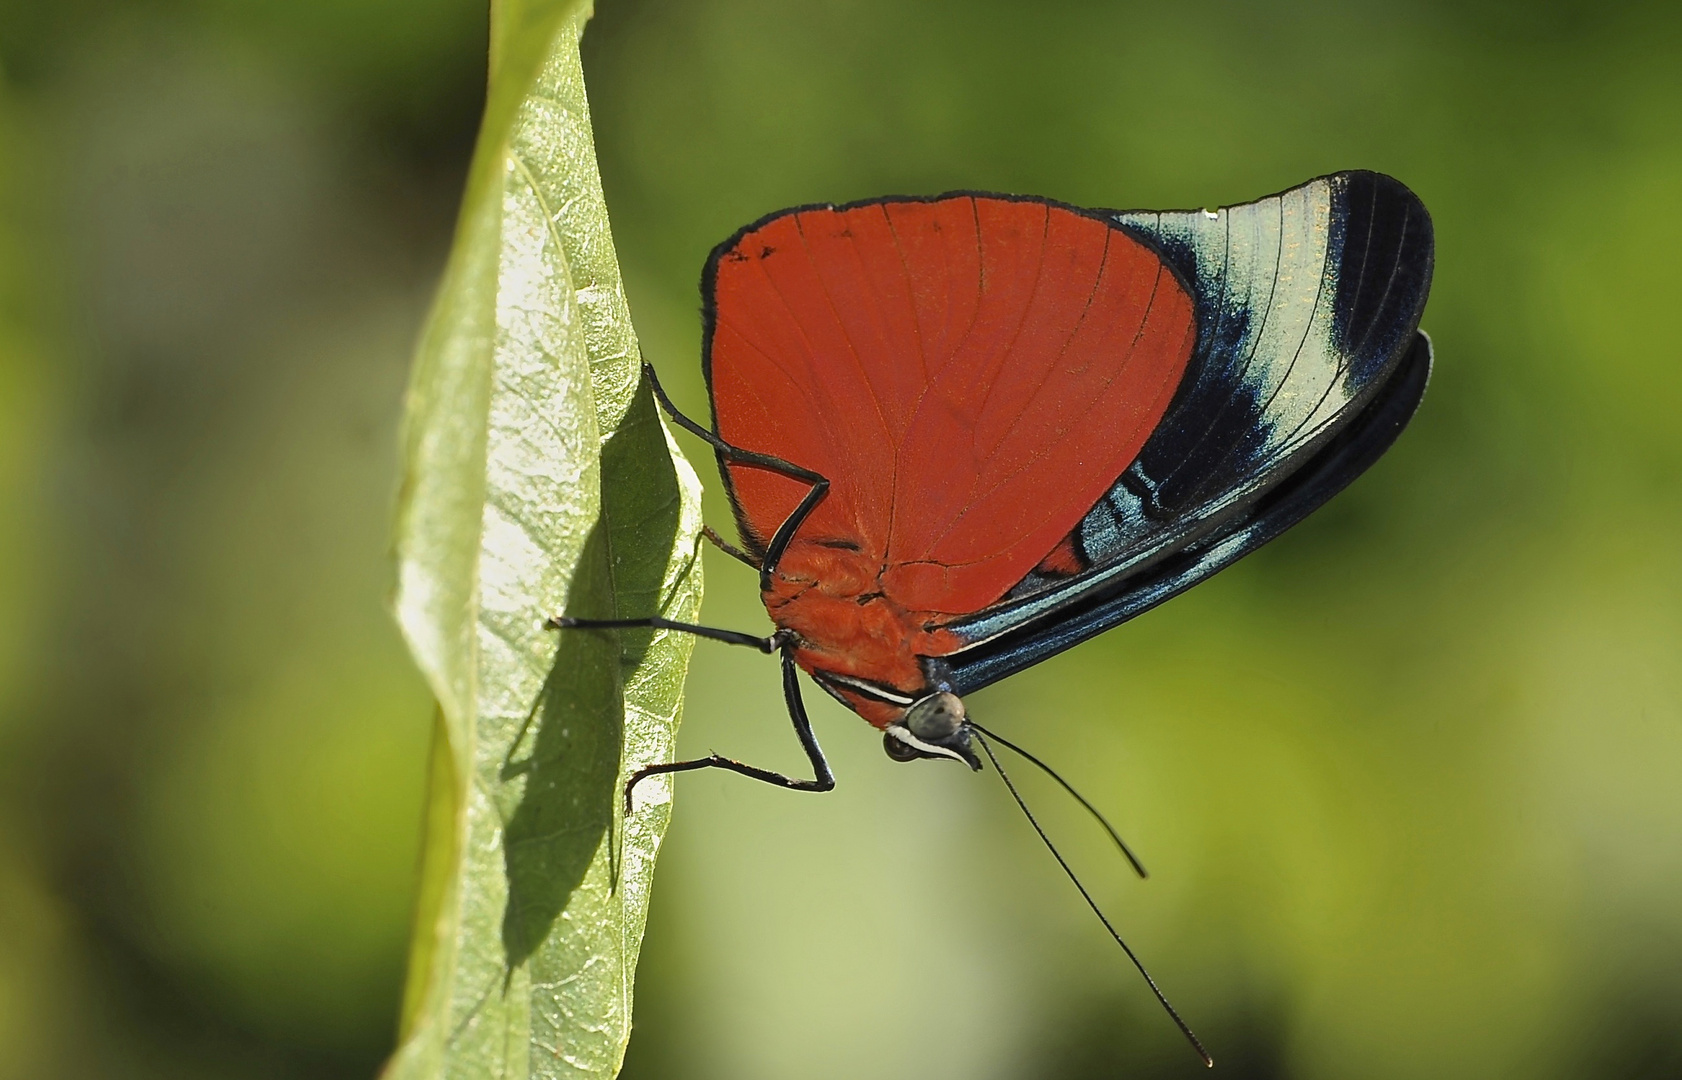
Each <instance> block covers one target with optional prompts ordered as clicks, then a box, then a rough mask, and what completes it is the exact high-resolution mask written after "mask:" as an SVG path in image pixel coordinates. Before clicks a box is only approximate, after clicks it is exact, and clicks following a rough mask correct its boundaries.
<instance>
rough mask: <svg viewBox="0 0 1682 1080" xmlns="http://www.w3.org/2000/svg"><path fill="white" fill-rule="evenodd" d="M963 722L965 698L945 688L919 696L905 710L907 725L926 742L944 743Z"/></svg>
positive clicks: (912, 732)
mask: <svg viewBox="0 0 1682 1080" xmlns="http://www.w3.org/2000/svg"><path fill="white" fill-rule="evenodd" d="M963 723H964V702H963V699H961V698H959V697H958V695H956V694H949V693H947V692H946V691H944V690H942V691H940V692H938V693H934V694H930V695H929V696H928V697H925V698H919V699H918V700H917V701H916V702H915V703H913V704H912V706H911V708H909V709H907V710H906V711H905V726H906V727H908V728H910V729H911V734H913V735H915V736H917V737H918V738H919V739H922V740H923V741H924V742H932V743H944V742H945V741H946V740H948V739H950V738H951V737H952V736H953V735H956V734H957V733H958V728H960V727H962V726H963Z"/></svg>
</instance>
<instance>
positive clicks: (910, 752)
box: [882, 731, 930, 761]
mask: <svg viewBox="0 0 1682 1080" xmlns="http://www.w3.org/2000/svg"><path fill="white" fill-rule="evenodd" d="M882 749H884V750H886V751H887V752H888V756H889V757H891V758H893V759H894V760H895V761H916V760H917V759H918V758H920V757H929V756H930V755H928V754H925V753H923V752H922V751H921V750H919V749H917V748H916V747H915V746H912V745H911V744H910V743H905V742H901V741H899V740H898V739H896V738H894V736H893V733H892V732H889V731H884V732H883V733H882Z"/></svg>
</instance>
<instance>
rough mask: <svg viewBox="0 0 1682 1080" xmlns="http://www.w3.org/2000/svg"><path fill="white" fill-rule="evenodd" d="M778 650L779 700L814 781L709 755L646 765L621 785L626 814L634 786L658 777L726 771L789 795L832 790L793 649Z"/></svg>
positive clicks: (831, 776)
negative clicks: (780, 659)
mask: <svg viewBox="0 0 1682 1080" xmlns="http://www.w3.org/2000/svg"><path fill="white" fill-rule="evenodd" d="M743 636H746V635H743ZM778 647H779V648H780V649H781V650H782V654H783V700H784V701H786V702H787V703H788V717H789V719H790V720H791V721H793V722H794V734H795V735H796V736H797V737H798V738H799V739H800V747H801V749H803V750H805V751H806V759H807V760H808V761H810V762H811V763H812V772H813V774H814V776H815V779H812V780H803V779H801V778H800V777H797V776H784V775H783V774H782V773H777V772H772V771H771V770H769V769H761V768H758V767H757V766H754V765H747V764H744V763H742V762H740V761H735V760H732V759H731V758H727V757H721V756H720V755H718V754H709V755H707V756H706V757H704V758H696V759H694V760H692V761H668V762H663V763H661V764H659V765H649V766H647V767H645V768H641V769H638V770H637V771H636V772H634V773H632V774H631V779H630V780H628V781H627V782H626V784H625V812H626V813H630V811H631V793H632V792H633V791H634V790H635V789H636V786H637V784H638V782H640V781H641V780H643V779H644V778H645V777H649V776H656V775H658V774H660V773H680V772H693V771H694V770H696V769H728V770H730V771H731V772H735V773H741V774H742V775H743V776H749V777H752V778H753V779H755V780H760V781H763V782H765V783H767V784H774V785H776V786H777V787H780V788H789V789H790V790H793V791H830V790H832V789H833V788H834V787H835V774H834V773H833V772H831V771H830V768H829V762H828V761H827V760H826V759H825V758H824V756H823V748H822V747H820V746H819V745H818V737H817V735H815V734H814V733H813V732H812V721H811V718H810V717H808V716H807V715H806V703H805V701H803V700H802V699H801V697H800V679H799V674H800V669H799V668H797V667H796V666H795V664H794V645H793V643H792V642H790V641H787V640H784V641H781V642H779V643H778Z"/></svg>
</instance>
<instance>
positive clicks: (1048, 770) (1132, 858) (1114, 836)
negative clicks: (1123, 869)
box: [969, 720, 1151, 878]
mask: <svg viewBox="0 0 1682 1080" xmlns="http://www.w3.org/2000/svg"><path fill="white" fill-rule="evenodd" d="M969 726H970V727H972V728H974V729H975V730H976V731H979V732H980V733H981V734H983V735H985V736H987V737H988V738H989V739H992V740H993V741H994V742H996V743H998V744H999V745H1000V746H1003V747H1005V748H1006V749H1008V750H1014V751H1015V752H1016V753H1017V754H1019V755H1021V756H1022V757H1025V758H1027V759H1028V761H1029V762H1031V763H1032V764H1033V765H1034V766H1035V767H1037V768H1038V769H1039V770H1040V771H1041V772H1043V773H1045V774H1046V775H1047V776H1049V777H1051V778H1052V779H1053V780H1055V781H1057V782H1058V783H1059V784H1061V785H1062V787H1063V790H1064V791H1067V792H1068V793H1069V794H1070V795H1073V796H1074V797H1075V801H1076V802H1078V803H1080V804H1081V805H1082V806H1084V807H1086V812H1087V813H1089V814H1091V815H1092V816H1093V818H1094V819H1096V820H1097V822H1098V824H1100V825H1102V826H1103V827H1104V831H1105V832H1107V833H1109V834H1110V839H1111V840H1114V841H1115V846H1116V847H1118V848H1120V849H1121V854H1122V856H1123V857H1125V858H1126V859H1127V862H1128V864H1129V865H1131V866H1132V867H1133V872H1134V873H1135V874H1138V875H1139V876H1140V877H1141V878H1148V877H1150V876H1151V875H1150V871H1148V870H1146V869H1145V864H1144V863H1142V862H1140V861H1139V857H1138V856H1137V855H1135V854H1133V849H1132V848H1130V847H1128V846H1127V841H1125V840H1123V839H1122V838H1121V834H1120V833H1118V832H1116V831H1115V826H1113V825H1111V824H1110V822H1109V819H1108V818H1106V817H1105V816H1104V815H1103V814H1101V813H1099V812H1098V808H1097V807H1096V806H1093V805H1092V804H1091V803H1090V802H1087V801H1086V796H1085V795H1082V794H1081V793H1080V792H1078V791H1076V790H1075V789H1074V787H1072V786H1071V785H1070V784H1069V782H1068V781H1067V780H1065V779H1063V778H1062V777H1061V776H1058V775H1057V770H1056V769H1053V768H1052V767H1051V766H1050V765H1047V764H1046V763H1045V762H1043V761H1041V760H1040V759H1039V758H1037V757H1035V756H1034V755H1032V754H1030V753H1028V751H1026V750H1024V749H1022V748H1021V747H1020V746H1017V745H1016V744H1015V743H1013V742H1011V741H1010V740H1009V739H1007V738H1005V737H1004V736H1003V735H1000V734H998V733H996V732H992V731H988V730H987V729H986V728H984V727H982V726H981V725H980V724H978V723H976V722H975V721H974V720H971V721H970V722H969Z"/></svg>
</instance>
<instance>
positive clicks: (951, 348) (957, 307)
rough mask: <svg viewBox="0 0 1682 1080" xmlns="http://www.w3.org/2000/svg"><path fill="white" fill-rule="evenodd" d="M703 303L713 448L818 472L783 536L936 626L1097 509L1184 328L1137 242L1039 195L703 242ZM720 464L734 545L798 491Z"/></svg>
mask: <svg viewBox="0 0 1682 1080" xmlns="http://www.w3.org/2000/svg"><path fill="white" fill-rule="evenodd" d="M703 291H704V294H705V297H706V299H707V311H708V316H709V318H708V327H709V329H708V342H707V353H706V358H707V359H706V362H707V367H708V377H709V384H710V386H711V389H712V395H713V407H714V420H715V424H716V426H717V430H718V432H719V434H720V435H721V436H722V437H723V438H724V439H725V440H726V441H727V442H730V443H732V444H734V445H737V446H741V447H745V448H747V449H751V450H756V451H759V452H762V453H768V454H772V455H775V456H777V457H781V458H784V459H786V460H788V461H791V462H793V463H795V464H798V465H801V466H803V467H805V468H808V469H813V470H815V471H817V472H819V473H822V474H824V475H825V476H828V477H829V478H830V480H831V484H832V486H831V489H830V494H829V496H828V498H827V499H825V501H824V502H823V503H822V504H820V505H819V507H818V509H817V510H816V512H814V513H813V514H812V516H811V517H810V518H809V519H808V520H807V522H806V523H805V524H804V525H803V526H802V528H801V530H800V533H799V537H800V538H803V539H808V540H816V541H820V542H826V543H831V544H835V545H839V546H855V547H857V548H858V549H859V550H860V551H862V552H864V553H865V554H867V555H868V556H870V557H871V558H872V559H879V560H880V565H881V566H882V567H883V573H882V578H881V587H882V591H883V592H885V593H886V594H887V595H888V596H889V597H890V598H892V599H893V600H894V601H895V602H897V603H898V604H900V605H901V606H903V607H905V608H907V609H909V610H913V611H921V612H929V613H938V614H948V615H950V614H963V613H969V612H973V611H976V610H979V609H981V608H983V607H985V606H987V605H989V604H993V603H995V602H996V601H998V600H999V599H1000V598H1001V597H1002V596H1003V595H1004V594H1005V592H1006V591H1007V590H1009V589H1010V588H1011V587H1012V586H1013V585H1015V584H1016V583H1018V582H1020V581H1022V580H1023V578H1024V576H1025V575H1027V574H1028V573H1029V571H1030V570H1031V569H1032V568H1033V567H1034V566H1035V565H1036V564H1037V563H1038V562H1040V560H1042V559H1043V558H1044V557H1045V554H1046V553H1047V552H1048V551H1050V550H1051V549H1052V548H1053V547H1054V546H1055V545H1056V544H1057V542H1058V540H1059V539H1060V538H1062V537H1063V536H1065V535H1067V534H1068V533H1069V532H1070V530H1071V529H1074V528H1075V527H1076V526H1077V525H1079V524H1080V522H1081V521H1082V519H1083V518H1084V517H1086V516H1088V514H1089V513H1090V511H1091V508H1092V507H1093V506H1094V504H1096V503H1097V502H1099V501H1100V500H1101V499H1103V498H1104V497H1105V494H1106V492H1107V491H1109V489H1110V488H1111V486H1112V485H1113V484H1114V482H1115V477H1116V476H1118V475H1119V474H1120V473H1121V472H1122V470H1123V469H1125V468H1126V467H1127V465H1128V463H1129V462H1131V461H1132V460H1133V459H1134V458H1135V457H1136V456H1137V455H1138V453H1139V450H1140V448H1141V447H1142V446H1143V445H1144V444H1145V441H1146V439H1147V438H1149V437H1150V434H1151V432H1152V431H1153V430H1154V429H1155V428H1156V427H1157V424H1158V421H1159V420H1160V419H1161V417H1162V414H1163V411H1164V410H1165V409H1166V408H1167V407H1168V404H1169V402H1170V400H1171V399H1172V397H1173V395H1174V393H1175V391H1176V389H1177V388H1178V387H1179V386H1180V384H1181V380H1182V377H1183V375H1184V373H1185V369H1186V364H1187V362H1188V360H1189V359H1190V356H1191V353H1192V348H1193V343H1194V339H1195V336H1196V325H1195V322H1194V318H1193V313H1192V303H1191V297H1190V294H1189V292H1188V290H1187V288H1186V286H1185V284H1184V283H1183V282H1182V281H1181V280H1180V279H1179V277H1178V276H1177V275H1176V273H1175V272H1174V270H1173V269H1172V268H1171V267H1169V266H1168V265H1166V264H1165V263H1164V262H1163V260H1162V258H1161V257H1160V255H1159V254H1158V253H1157V252H1156V250H1155V249H1154V248H1153V247H1151V246H1150V245H1149V244H1148V243H1143V242H1141V241H1140V239H1139V238H1138V237H1137V236H1136V235H1134V234H1133V233H1131V232H1129V231H1127V230H1126V229H1125V228H1124V227H1123V226H1122V224H1121V223H1120V222H1118V221H1116V220H1114V219H1110V218H1106V217H1104V216H1102V215H1097V214H1094V213H1090V212H1085V211H1078V210H1075V209H1073V208H1070V207H1066V206H1063V205H1061V204H1057V203H1052V202H1049V201H1046V200H1040V199H1013V198H1005V197H995V196H974V195H955V196H941V197H937V198H934V199H927V200H923V199H891V200H879V201H874V202H870V203H865V204H859V205H855V206H850V207H841V208H835V207H814V208H807V209H801V210H792V211H785V212H782V213H780V214H776V215H773V216H772V217H770V218H767V219H765V220H764V221H761V222H759V223H757V224H755V225H753V226H750V227H749V228H748V229H746V230H744V231H743V232H742V233H740V234H738V235H737V236H736V237H733V238H732V239H731V240H730V241H727V242H726V243H725V244H724V245H721V246H720V247H719V249H717V250H716V251H715V253H714V256H713V258H712V260H711V261H710V262H709V264H708V272H707V276H706V279H705V281H704V283H703ZM721 464H722V463H721ZM726 473H727V475H728V476H729V479H730V484H731V489H732V497H733V499H734V502H735V505H736V508H737V514H738V518H739V520H740V521H741V523H742V525H743V531H744V536H745V538H746V539H747V540H748V542H749V543H750V544H758V545H763V543H764V541H765V540H766V539H767V538H768V537H769V536H770V535H771V534H772V533H773V532H774V531H775V530H776V527H777V526H778V525H779V524H780V523H781V522H782V521H783V520H784V519H785V518H786V517H787V516H788V514H789V513H790V512H791V511H792V510H793V509H794V507H795V504H796V503H797V502H798V501H799V499H800V497H801V496H802V495H803V494H804V491H805V488H804V485H801V484H799V483H797V482H795V481H792V480H789V479H787V478H786V477H783V476H779V475H777V474H776V473H773V472H770V471H767V470H763V469H754V468H749V467H743V466H739V465H732V466H727V468H726Z"/></svg>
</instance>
